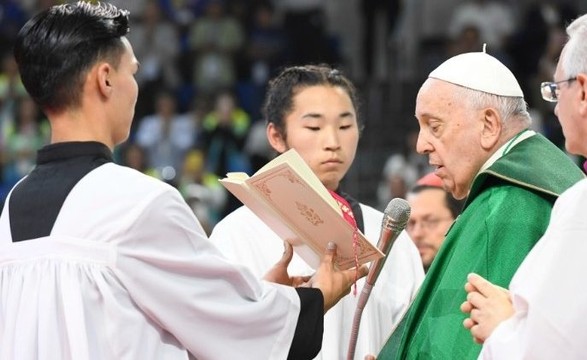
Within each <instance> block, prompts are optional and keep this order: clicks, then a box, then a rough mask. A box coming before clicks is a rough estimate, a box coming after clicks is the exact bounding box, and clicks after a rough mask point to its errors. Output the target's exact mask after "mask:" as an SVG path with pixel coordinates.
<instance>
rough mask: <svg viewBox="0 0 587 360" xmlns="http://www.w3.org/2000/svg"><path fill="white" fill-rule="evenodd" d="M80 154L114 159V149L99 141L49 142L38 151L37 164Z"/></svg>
mask: <svg viewBox="0 0 587 360" xmlns="http://www.w3.org/2000/svg"><path fill="white" fill-rule="evenodd" d="M80 156H93V157H95V158H103V159H105V160H107V161H109V162H111V161H113V158H112V151H110V149H109V148H108V147H107V146H106V145H104V144H102V143H100V142H97V141H71V142H61V143H55V144H49V145H47V146H44V147H43V148H41V149H40V150H38V151H37V165H41V164H45V163H48V162H52V161H58V160H67V159H71V158H75V157H80Z"/></svg>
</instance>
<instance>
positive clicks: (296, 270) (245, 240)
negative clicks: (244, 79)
mask: <svg viewBox="0 0 587 360" xmlns="http://www.w3.org/2000/svg"><path fill="white" fill-rule="evenodd" d="M361 210H362V213H363V220H364V225H365V236H366V237H367V239H369V241H371V242H372V243H373V244H377V241H378V239H379V233H380V230H381V221H382V219H383V214H382V213H381V212H380V211H378V210H375V209H373V208H372V207H369V206H366V205H363V204H361ZM210 240H211V241H212V242H213V243H214V244H215V245H217V246H218V247H219V248H220V250H221V251H222V252H223V253H224V254H225V255H226V256H227V257H228V258H229V259H232V260H234V261H237V262H240V263H242V264H244V265H246V266H248V267H249V268H250V269H252V270H253V272H254V273H255V274H256V275H257V276H263V275H264V274H265V273H266V272H267V270H268V269H269V268H271V266H273V265H274V264H275V263H276V262H277V261H278V260H279V259H280V258H281V256H282V254H283V241H282V240H281V239H280V238H279V237H278V236H277V234H275V233H274V232H273V231H272V230H271V229H270V228H269V227H268V226H267V225H265V223H263V221H262V220H261V219H259V218H258V217H257V216H256V215H255V214H253V213H252V212H251V211H250V210H249V209H248V208H246V207H244V206H243V207H240V208H239V209H237V210H235V211H234V212H232V213H231V214H229V215H228V216H226V217H225V218H224V219H223V220H221V221H220V222H219V223H218V224H217V225H216V226H215V227H214V229H213V231H212V235H211V236H210ZM288 271H289V273H290V275H310V274H312V273H313V272H314V270H313V269H312V268H311V267H310V266H309V265H308V264H306V263H305V262H304V261H303V260H302V259H301V258H300V257H299V256H298V255H297V254H294V258H293V259H292V261H291V263H290V266H289V268H288ZM423 278H424V270H423V267H422V261H421V259H420V255H419V253H418V250H417V248H416V246H415V245H414V243H413V242H412V240H411V238H410V237H409V236H408V235H407V233H406V232H405V231H403V232H402V233H401V234H400V236H399V237H398V239H397V240H396V242H395V244H394V246H393V248H392V250H391V252H390V254H389V257H388V259H387V260H386V262H385V266H384V268H383V270H382V272H381V275H380V276H379V278H378V280H377V282H376V283H375V286H374V287H373V289H372V291H371V295H370V297H369V301H368V302H367V305H366V306H365V309H364V310H363V314H362V318H361V323H360V331H359V334H358V338H357V345H356V350H355V359H361V360H362V359H363V358H364V356H365V355H366V354H377V353H378V352H379V350H380V349H381V347H382V346H383V344H385V341H386V340H387V338H388V337H389V335H390V334H391V331H392V330H393V328H394V326H395V325H397V323H398V322H399V320H400V318H401V317H402V316H403V315H404V313H405V311H406V310H407V308H408V306H409V304H410V303H411V301H412V299H413V297H414V295H415V294H416V292H417V290H418V288H419V286H420V284H421V282H422V280H423ZM364 281H365V279H360V280H359V281H358V282H357V295H356V296H354V295H353V294H352V291H351V294H349V295H347V296H346V297H345V298H343V299H342V300H341V301H340V302H339V303H338V304H337V305H335V306H334V307H333V308H332V309H330V311H328V313H326V315H325V317H324V337H323V341H322V351H321V353H320V354H319V355H318V356H317V357H316V359H322V360H333V359H337V360H338V359H346V357H347V352H348V347H349V341H350V334H351V331H352V325H353V318H354V314H355V309H356V306H357V300H358V299H359V295H360V293H361V289H362V287H363V284H364Z"/></svg>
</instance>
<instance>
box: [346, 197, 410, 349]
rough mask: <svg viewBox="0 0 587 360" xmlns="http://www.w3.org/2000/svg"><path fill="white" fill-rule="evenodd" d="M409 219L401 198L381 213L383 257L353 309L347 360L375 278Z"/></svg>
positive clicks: (373, 267)
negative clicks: (353, 314)
mask: <svg viewBox="0 0 587 360" xmlns="http://www.w3.org/2000/svg"><path fill="white" fill-rule="evenodd" d="M409 218H410V204H409V203H408V202H407V201H406V200H404V199H401V198H395V199H392V200H391V201H390V202H389V204H387V207H386V208H385V211H384V212H383V220H382V221H381V233H380V234H379V241H378V242H377V248H378V249H379V250H381V252H382V253H384V254H385V256H384V257H382V258H380V259H377V260H375V261H374V262H373V263H371V266H370V267H369V273H368V274H367V278H366V281H365V285H364V286H363V289H362V291H361V295H360V296H359V300H358V302H357V308H356V309H355V317H354V319H353V327H352V332H351V339H350V342H349V350H348V355H347V360H353V359H354V357H355V349H356V346H357V336H358V335H359V327H360V326H361V316H362V314H363V309H364V308H365V305H366V304H367V300H368V299H369V295H371V289H373V286H374V285H375V281H377V278H378V277H379V274H380V273H381V270H382V269H383V265H385V261H386V260H387V256H388V255H389V252H390V251H391V248H392V246H393V244H394V243H395V240H397V237H398V236H399V234H400V233H401V232H402V231H403V230H404V228H405V227H406V224H407V223H408V219H409Z"/></svg>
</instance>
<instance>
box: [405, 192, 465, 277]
mask: <svg viewBox="0 0 587 360" xmlns="http://www.w3.org/2000/svg"><path fill="white" fill-rule="evenodd" d="M446 196H447V193H446V192H445V191H444V190H443V189H441V188H426V189H422V190H420V191H418V192H415V193H408V195H407V200H408V203H409V204H410V207H411V213H410V219H409V220H408V224H407V226H406V231H407V232H408V234H409V235H410V237H411V238H412V240H413V241H414V243H415V244H416V247H417V248H418V251H419V252H420V257H421V258H422V263H423V265H424V269H425V270H428V268H429V267H430V264H431V263H432V260H434V257H435V256H436V253H437V252H438V249H439V248H440V245H442V242H443V241H444V236H445V234H446V232H447V231H448V228H449V227H450V225H451V224H452V222H453V221H454V218H453V215H452V213H451V212H450V210H449V208H448V207H447V205H446Z"/></svg>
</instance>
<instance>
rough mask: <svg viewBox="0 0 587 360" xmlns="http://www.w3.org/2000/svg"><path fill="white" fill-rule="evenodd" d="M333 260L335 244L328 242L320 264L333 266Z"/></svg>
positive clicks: (334, 257)
mask: <svg viewBox="0 0 587 360" xmlns="http://www.w3.org/2000/svg"><path fill="white" fill-rule="evenodd" d="M334 259H336V243H335V242H333V241H329V242H328V245H326V252H325V253H324V256H323V257H322V262H323V263H329V264H333V263H334Z"/></svg>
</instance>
